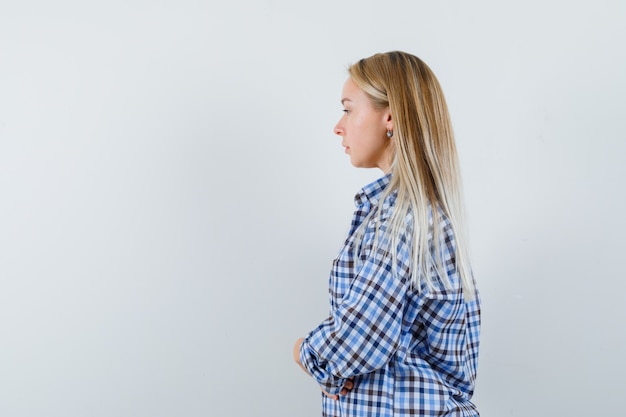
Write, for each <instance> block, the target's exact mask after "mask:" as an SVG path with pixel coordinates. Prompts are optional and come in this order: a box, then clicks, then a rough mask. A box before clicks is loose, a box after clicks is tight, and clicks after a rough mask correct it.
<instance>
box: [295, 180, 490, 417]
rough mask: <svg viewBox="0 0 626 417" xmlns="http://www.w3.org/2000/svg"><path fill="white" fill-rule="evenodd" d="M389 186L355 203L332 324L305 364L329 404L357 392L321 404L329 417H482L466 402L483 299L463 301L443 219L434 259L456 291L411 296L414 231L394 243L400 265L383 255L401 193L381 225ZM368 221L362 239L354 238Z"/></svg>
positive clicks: (377, 186) (333, 290) (335, 282)
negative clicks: (443, 267)
mask: <svg viewBox="0 0 626 417" xmlns="http://www.w3.org/2000/svg"><path fill="white" fill-rule="evenodd" d="M390 178H391V177H390V175H387V176H384V177H382V178H380V179H379V180H377V181H375V182H373V183H371V184H369V185H367V186H366V187H364V188H363V189H362V190H361V191H360V192H359V193H358V194H357V195H356V197H355V203H356V206H357V208H356V211H355V213H354V217H353V220H352V225H351V229H350V232H349V237H348V239H347V240H346V242H345V244H344V247H343V248H342V250H341V251H340V253H339V256H338V257H337V259H335V261H334V262H333V267H332V271H331V275H330V291H329V292H330V307H331V314H330V316H329V317H328V318H327V319H326V320H324V321H323V322H322V323H321V324H320V325H319V326H318V327H317V328H316V329H314V330H313V331H312V332H310V333H309V334H308V335H307V336H306V338H305V339H304V342H303V343H302V346H301V349H300V361H301V363H302V364H303V365H304V366H305V367H306V369H307V370H308V371H309V373H310V374H311V375H312V376H313V378H315V380H317V382H318V383H319V385H320V386H321V387H322V388H323V389H324V390H325V391H327V392H329V393H331V394H337V393H338V392H339V390H340V389H341V388H342V387H343V385H344V383H345V381H346V379H347V378H353V379H354V388H353V389H352V390H351V391H350V392H349V393H348V394H347V395H345V396H340V397H339V400H333V399H331V398H329V397H327V396H325V395H322V398H323V400H322V401H323V404H322V415H323V416H328V417H339V416H342V417H347V416H354V417H357V416H358V417H363V416H376V417H387V416H396V417H397V416H478V411H477V410H476V408H475V406H474V405H473V404H472V402H471V401H470V399H471V397H472V394H473V390H474V380H475V378H476V365H477V359H478V337H479V331H480V301H479V297H478V293H476V296H475V298H474V299H473V300H472V301H469V302H466V301H465V300H464V297H463V291H462V288H461V283H460V279H459V275H458V274H457V273H456V272H455V269H454V266H455V240H454V236H453V234H452V230H451V227H450V224H449V222H448V220H447V218H446V217H445V215H444V214H443V213H442V212H441V213H440V214H441V219H442V220H441V222H440V224H439V225H437V226H438V227H439V228H440V231H441V232H442V235H441V236H442V238H441V239H440V241H441V242H440V245H439V246H440V247H439V248H438V250H439V251H440V253H441V255H442V260H443V262H444V265H446V269H447V273H448V274H449V278H450V280H451V282H452V283H453V288H452V289H445V288H444V287H443V286H437V285H435V289H434V290H429V289H427V288H425V287H423V288H421V289H420V291H416V290H414V289H413V288H412V287H411V285H410V281H411V279H410V270H411V267H410V264H411V262H410V260H411V257H410V241H411V237H410V236H411V234H410V232H411V230H410V229H411V228H412V227H408V228H407V230H406V231H405V232H404V233H403V234H402V236H400V239H398V243H397V245H398V246H397V256H396V258H397V259H396V262H395V265H394V261H393V259H392V256H391V253H390V252H391V251H389V250H388V249H385V248H389V247H390V245H389V242H390V241H391V239H390V236H389V233H388V232H387V224H388V220H389V215H390V211H391V209H392V207H393V204H394V201H395V199H396V193H392V194H391V195H390V196H389V197H388V198H387V199H386V201H384V202H383V203H384V204H383V206H382V213H381V217H380V220H378V216H377V210H378V201H379V199H380V197H381V194H382V191H383V190H384V188H385V187H386V186H387V185H388V184H389V181H390ZM370 212H371V214H372V216H369V215H370ZM431 217H432V216H431ZM366 219H367V221H368V224H367V226H366V228H365V232H364V233H361V234H360V236H361V239H357V236H356V234H355V231H356V230H357V228H358V227H359V226H360V225H361V223H362V222H363V221H364V220H366ZM409 220H410V219H409ZM377 221H380V225H379V234H378V237H377V239H378V241H377V244H376V245H374V240H375V236H374V235H375V233H374V232H375V224H376V222H377ZM409 224H410V221H409ZM357 240H359V241H357ZM431 243H432V241H431ZM431 248H432V246H431ZM432 250H434V248H432ZM433 256H434V254H433ZM434 281H435V282H438V281H437V280H436V279H435V280H434Z"/></svg>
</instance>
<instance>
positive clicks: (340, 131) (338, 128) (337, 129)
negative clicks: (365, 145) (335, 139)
mask: <svg viewBox="0 0 626 417" xmlns="http://www.w3.org/2000/svg"><path fill="white" fill-rule="evenodd" d="M333 132H335V135H339V136H343V128H342V127H341V126H339V123H337V125H336V126H335V128H334V129H333Z"/></svg>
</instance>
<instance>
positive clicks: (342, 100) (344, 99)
mask: <svg viewBox="0 0 626 417" xmlns="http://www.w3.org/2000/svg"><path fill="white" fill-rule="evenodd" d="M346 101H352V100H350V99H349V98H342V99H341V104H343V103H345V102H346Z"/></svg>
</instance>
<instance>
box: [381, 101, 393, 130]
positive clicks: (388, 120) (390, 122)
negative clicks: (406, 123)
mask: <svg viewBox="0 0 626 417" xmlns="http://www.w3.org/2000/svg"><path fill="white" fill-rule="evenodd" d="M383 116H384V121H385V128H386V129H387V130H391V131H393V118H392V117H391V111H390V110H389V107H387V109H386V110H385V112H384V115H383Z"/></svg>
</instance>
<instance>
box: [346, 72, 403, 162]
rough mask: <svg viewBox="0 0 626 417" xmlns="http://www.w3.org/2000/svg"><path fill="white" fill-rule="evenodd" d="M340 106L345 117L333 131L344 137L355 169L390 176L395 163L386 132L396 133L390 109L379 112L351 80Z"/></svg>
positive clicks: (390, 141)
mask: <svg viewBox="0 0 626 417" xmlns="http://www.w3.org/2000/svg"><path fill="white" fill-rule="evenodd" d="M341 103H342V104H343V107H344V114H343V116H342V117H341V119H339V122H338V123H337V125H336V126H335V129H334V130H335V133H336V134H337V135H339V136H341V138H342V141H341V146H343V147H344V148H345V149H346V153H347V154H348V155H350V162H352V165H354V166H355V167H359V168H380V169H381V170H383V171H384V172H387V171H388V170H389V167H390V166H391V161H392V158H391V156H392V140H391V139H389V138H388V137H387V130H392V129H393V123H392V121H391V113H390V112H389V109H388V108H387V109H383V110H376V109H375V108H374V107H373V105H372V102H371V101H370V99H369V98H368V97H367V95H366V94H365V91H363V90H362V89H361V88H359V87H358V86H357V85H356V83H355V82H354V81H352V79H351V78H348V79H347V80H346V83H345V84H344V86H343V93H342V96H341Z"/></svg>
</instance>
